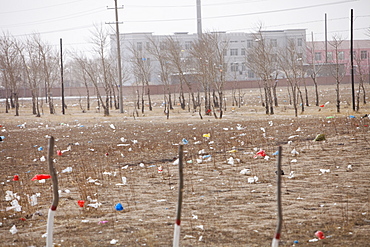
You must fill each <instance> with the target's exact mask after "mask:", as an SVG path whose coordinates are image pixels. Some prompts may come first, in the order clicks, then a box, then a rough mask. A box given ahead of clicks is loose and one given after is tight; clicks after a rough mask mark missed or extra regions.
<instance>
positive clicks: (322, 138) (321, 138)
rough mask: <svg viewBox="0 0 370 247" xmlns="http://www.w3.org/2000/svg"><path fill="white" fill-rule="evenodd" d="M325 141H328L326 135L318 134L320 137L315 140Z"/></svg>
mask: <svg viewBox="0 0 370 247" xmlns="http://www.w3.org/2000/svg"><path fill="white" fill-rule="evenodd" d="M324 140H326V139H325V134H318V135H317V136H316V137H315V139H314V141H316V142H318V141H324Z"/></svg>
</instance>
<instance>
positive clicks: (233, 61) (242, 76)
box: [110, 29, 306, 85]
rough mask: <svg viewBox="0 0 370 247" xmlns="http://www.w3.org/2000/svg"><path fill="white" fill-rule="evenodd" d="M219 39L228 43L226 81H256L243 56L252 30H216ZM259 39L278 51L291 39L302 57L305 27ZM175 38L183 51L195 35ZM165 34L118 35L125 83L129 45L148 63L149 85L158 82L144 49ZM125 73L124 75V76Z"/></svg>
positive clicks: (268, 33)
mask: <svg viewBox="0 0 370 247" xmlns="http://www.w3.org/2000/svg"><path fill="white" fill-rule="evenodd" d="M217 34H218V35H219V37H220V39H221V40H224V41H225V42H227V43H228V45H227V49H226V50H225V51H224V58H225V64H224V65H223V66H224V69H225V71H226V80H227V81H245V80H256V79H257V78H256V75H255V74H254V73H253V71H252V70H250V69H249V68H248V66H247V65H246V63H245V61H246V55H247V53H248V49H253V47H254V43H255V42H258V40H257V39H256V35H255V34H254V33H244V32H231V33H227V32H217ZM261 34H262V36H263V39H264V40H265V42H267V44H269V45H271V46H272V47H273V50H275V51H276V53H277V52H278V50H279V49H281V48H282V47H285V46H286V45H287V43H288V40H293V41H294V43H295V46H296V51H297V53H298V54H299V56H301V57H302V59H303V60H304V61H305V60H306V30H305V29H288V30H274V31H262V32H261ZM170 36H171V37H172V38H173V39H174V40H176V41H177V42H178V43H179V44H180V46H181V49H182V51H183V52H184V54H185V55H186V53H187V51H188V50H190V48H191V45H192V43H193V42H194V41H195V40H196V39H197V38H198V35H197V34H189V33H186V32H181V33H174V34H173V35H170ZM110 38H111V52H112V54H117V46H116V44H117V42H116V36H115V35H114V34H112V35H111V37H110ZM167 38H168V35H154V34H153V33H149V32H148V33H122V34H120V44H121V53H122V55H121V57H122V58H121V59H122V67H123V70H124V72H125V73H126V78H127V81H126V82H125V85H131V84H133V83H135V78H134V76H133V73H131V72H130V69H131V68H132V59H133V57H134V55H133V48H134V49H136V50H139V51H140V53H141V54H142V56H143V57H142V59H145V61H147V62H150V63H151V67H152V70H151V74H150V79H149V81H150V83H151V84H162V82H161V77H160V71H159V63H158V61H156V59H155V58H154V57H153V56H151V55H150V54H149V53H148V52H146V51H145V49H146V48H147V47H148V46H149V39H156V40H157V41H159V42H160V41H161V40H165V39H167ZM127 74H128V75H127Z"/></svg>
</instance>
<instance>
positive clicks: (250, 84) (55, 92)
mask: <svg viewBox="0 0 370 247" xmlns="http://www.w3.org/2000/svg"><path fill="white" fill-rule="evenodd" d="M305 81H306V85H307V86H313V81H312V79H311V78H305ZM355 82H356V83H357V82H358V78H357V77H356V76H355ZM369 82H370V81H369V78H368V76H367V77H366V79H365V83H369ZM341 83H343V84H346V83H351V76H345V77H344V78H343V80H342V82H341ZM333 84H335V78H334V77H319V78H318V85H319V86H323V85H333ZM278 86H280V87H284V86H287V80H286V79H279V82H278ZM179 88H180V85H179V84H176V85H170V89H171V92H172V93H178V92H179ZM192 88H193V91H194V92H196V91H198V90H199V91H202V88H201V85H199V84H192ZM243 88H258V81H229V82H226V83H225V86H224V89H225V90H232V89H243ZM137 90H138V91H139V92H141V90H142V87H140V86H124V87H123V95H124V97H131V96H133V95H135V94H136V91H137ZM149 90H150V94H152V95H155V94H163V93H164V92H165V90H164V86H163V85H150V86H149ZM99 91H100V94H101V95H102V96H104V95H105V92H104V89H103V88H99ZM184 92H186V93H187V92H188V87H187V86H186V85H184ZM5 93H6V92H5V90H4V89H0V98H5V95H6V94H5ZM8 93H9V92H8ZM51 93H52V96H53V97H60V96H61V95H62V92H61V88H53V89H52V90H51ZM89 93H90V95H91V96H94V95H96V89H95V88H94V87H90V88H89ZM64 95H65V96H75V97H79V96H86V95H87V90H86V88H84V87H67V88H65V89H64ZM43 96H45V91H44V89H43V88H41V91H40V97H43ZM19 97H31V92H30V90H29V89H27V88H26V89H19Z"/></svg>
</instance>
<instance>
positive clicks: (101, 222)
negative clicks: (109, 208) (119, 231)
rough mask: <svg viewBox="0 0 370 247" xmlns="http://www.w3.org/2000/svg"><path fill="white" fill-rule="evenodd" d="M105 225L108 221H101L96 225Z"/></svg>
mask: <svg viewBox="0 0 370 247" xmlns="http://www.w3.org/2000/svg"><path fill="white" fill-rule="evenodd" d="M105 223H108V221H107V220H101V221H99V223H98V224H105Z"/></svg>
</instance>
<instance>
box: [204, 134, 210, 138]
mask: <svg viewBox="0 0 370 247" xmlns="http://www.w3.org/2000/svg"><path fill="white" fill-rule="evenodd" d="M203 137H205V138H210V137H211V133H208V134H203Z"/></svg>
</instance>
